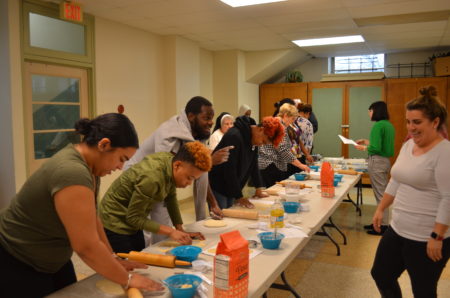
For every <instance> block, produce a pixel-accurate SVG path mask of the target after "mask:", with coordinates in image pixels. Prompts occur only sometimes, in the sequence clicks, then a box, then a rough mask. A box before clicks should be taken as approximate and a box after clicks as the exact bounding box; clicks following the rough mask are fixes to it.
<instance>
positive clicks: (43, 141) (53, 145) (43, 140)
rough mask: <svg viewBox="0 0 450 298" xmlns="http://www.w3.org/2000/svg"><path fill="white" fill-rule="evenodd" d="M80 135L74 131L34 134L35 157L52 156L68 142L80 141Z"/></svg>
mask: <svg viewBox="0 0 450 298" xmlns="http://www.w3.org/2000/svg"><path fill="white" fill-rule="evenodd" d="M79 141H80V136H79V135H78V134H76V133H75V132H74V131H62V132H48V133H35V134H34V158H35V159H42V158H49V157H52V156H53V154H55V153H56V152H58V151H59V150H61V149H62V148H64V147H65V146H66V145H67V144H68V143H74V144H75V143H79Z"/></svg>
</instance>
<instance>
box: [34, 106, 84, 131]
mask: <svg viewBox="0 0 450 298" xmlns="http://www.w3.org/2000/svg"><path fill="white" fill-rule="evenodd" d="M78 119H80V106H78V105H74V106H72V105H51V104H33V129H34V130H45V129H71V128H74V125H75V122H76V121H77V120H78Z"/></svg>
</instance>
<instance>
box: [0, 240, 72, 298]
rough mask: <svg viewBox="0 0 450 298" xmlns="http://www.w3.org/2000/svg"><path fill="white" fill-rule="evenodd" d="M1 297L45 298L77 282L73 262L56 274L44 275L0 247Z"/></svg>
mask: <svg viewBox="0 0 450 298" xmlns="http://www.w3.org/2000/svg"><path fill="white" fill-rule="evenodd" d="M0 276H1V278H0V297H4V298H34V297H44V296H47V295H49V294H51V293H53V292H55V291H57V290H59V289H62V288H64V287H66V286H68V285H70V284H73V283H75V282H76V281H77V277H76V275H75V270H74V268H73V264H72V261H69V262H67V263H66V264H65V265H64V266H63V267H62V268H61V269H59V271H57V272H55V273H43V272H39V271H36V269H34V268H33V267H31V266H29V265H27V264H25V263H23V262H21V261H19V260H18V259H16V258H15V257H13V256H12V255H11V254H9V253H8V252H7V251H6V250H5V249H4V248H3V247H2V246H1V245H0Z"/></svg>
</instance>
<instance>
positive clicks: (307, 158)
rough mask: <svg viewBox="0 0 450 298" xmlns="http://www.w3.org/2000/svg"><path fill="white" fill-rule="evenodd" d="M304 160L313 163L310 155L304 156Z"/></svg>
mask: <svg viewBox="0 0 450 298" xmlns="http://www.w3.org/2000/svg"><path fill="white" fill-rule="evenodd" d="M306 160H307V161H308V162H309V163H313V162H314V157H312V156H311V154H307V155H306Z"/></svg>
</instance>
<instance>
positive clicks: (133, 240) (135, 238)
mask: <svg viewBox="0 0 450 298" xmlns="http://www.w3.org/2000/svg"><path fill="white" fill-rule="evenodd" d="M105 233H106V237H108V240H109V244H111V247H112V249H113V251H114V252H116V253H117V252H124V253H129V252H130V251H131V250H134V251H141V250H143V249H144V248H145V239H144V232H143V231H138V232H137V233H135V234H132V235H122V234H117V233H115V232H113V231H110V230H108V229H106V228H105Z"/></svg>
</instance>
